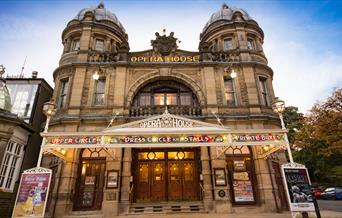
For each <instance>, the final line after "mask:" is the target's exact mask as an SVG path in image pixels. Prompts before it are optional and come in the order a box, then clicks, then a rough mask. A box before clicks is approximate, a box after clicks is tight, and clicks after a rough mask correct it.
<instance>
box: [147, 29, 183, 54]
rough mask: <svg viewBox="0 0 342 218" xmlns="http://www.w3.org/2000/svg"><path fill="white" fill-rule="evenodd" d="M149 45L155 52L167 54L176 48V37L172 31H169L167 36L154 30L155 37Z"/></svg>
mask: <svg viewBox="0 0 342 218" xmlns="http://www.w3.org/2000/svg"><path fill="white" fill-rule="evenodd" d="M151 45H152V47H153V50H154V51H155V52H158V53H160V54H161V56H167V55H170V54H171V53H173V52H175V51H176V50H177V48H178V46H177V38H175V37H174V32H171V33H170V35H169V36H166V35H165V34H164V35H162V36H161V35H160V34H159V33H158V32H156V39H155V40H151Z"/></svg>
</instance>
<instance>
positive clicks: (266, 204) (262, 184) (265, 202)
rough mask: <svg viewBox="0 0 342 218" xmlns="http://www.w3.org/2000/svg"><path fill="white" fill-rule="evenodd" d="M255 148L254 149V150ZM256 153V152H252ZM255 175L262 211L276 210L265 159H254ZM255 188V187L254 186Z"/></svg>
mask: <svg viewBox="0 0 342 218" xmlns="http://www.w3.org/2000/svg"><path fill="white" fill-rule="evenodd" d="M255 150H256V149H254V151H255ZM253 153H254V154H256V152H253ZM254 166H255V175H256V177H257V182H258V187H257V188H258V193H259V196H257V197H259V202H260V204H261V206H262V207H263V212H276V203H275V201H274V195H273V187H272V181H271V178H270V172H269V168H268V167H269V166H268V163H267V160H265V159H255V160H254ZM255 188H256V187H255Z"/></svg>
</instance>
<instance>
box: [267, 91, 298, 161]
mask: <svg viewBox="0 0 342 218" xmlns="http://www.w3.org/2000/svg"><path fill="white" fill-rule="evenodd" d="M272 109H273V111H274V112H276V113H277V114H278V115H279V119H280V123H281V128H282V129H286V127H285V123H284V117H283V113H284V110H285V102H284V101H282V100H280V99H279V98H278V97H277V98H275V99H274V101H273V103H272ZM285 137H286V142H287V143H286V149H287V152H288V154H289V159H290V163H291V164H293V163H294V161H293V157H292V151H291V147H290V143H289V140H288V137H287V134H286V133H285Z"/></svg>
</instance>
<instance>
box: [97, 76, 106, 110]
mask: <svg viewBox="0 0 342 218" xmlns="http://www.w3.org/2000/svg"><path fill="white" fill-rule="evenodd" d="M105 86H106V79H105V78H100V79H98V80H96V82H95V92H94V105H104V99H105Z"/></svg>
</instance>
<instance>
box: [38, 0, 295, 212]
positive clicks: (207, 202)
mask: <svg viewBox="0 0 342 218" xmlns="http://www.w3.org/2000/svg"><path fill="white" fill-rule="evenodd" d="M211 13H212V12H208V22H207V23H206V24H203V25H204V27H203V30H202V32H201V33H200V35H199V40H198V39H197V38H196V39H194V40H198V50H197V51H185V50H181V49H180V48H178V44H179V40H181V39H177V33H173V32H171V33H169V34H166V32H165V31H162V32H160V33H158V32H157V33H155V37H154V38H153V39H151V47H148V48H146V50H144V51H131V50H130V46H129V40H128V33H127V32H126V31H125V28H124V24H122V23H120V21H119V20H118V18H117V17H116V15H115V14H114V13H112V12H110V11H109V10H108V9H107V8H105V6H104V4H103V3H101V4H99V5H98V6H96V7H91V8H85V9H82V10H81V11H80V12H79V13H78V14H77V15H76V17H75V18H74V19H72V20H71V21H70V22H68V23H67V25H66V28H65V29H64V31H63V33H62V42H63V46H64V50H63V54H62V56H61V59H60V61H59V67H58V68H57V69H56V70H55V71H54V72H53V79H54V83H55V90H54V93H53V99H54V101H55V103H56V106H57V110H56V113H55V115H54V116H53V117H52V118H51V121H50V125H49V131H48V132H47V133H42V136H43V137H44V143H43V145H42V148H43V149H44V159H43V166H44V167H48V168H51V169H52V170H53V172H54V173H53V180H52V183H51V188H50V193H49V196H50V199H49V201H48V205H47V208H46V214H47V215H48V214H50V215H54V216H55V217H68V216H70V217H76V216H80V217H82V216H83V217H84V216H90V215H91V216H92V217H95V216H99V217H115V216H118V215H127V214H151V213H156V214H158V213H159V214H164V213H183V212H191V213H227V214H234V213H244V212H245V211H249V212H252V213H262V212H275V211H281V210H286V209H287V203H286V198H285V192H284V187H283V185H282V180H281V174H280V168H279V166H280V165H281V164H282V163H285V162H286V157H285V151H284V148H285V146H286V145H287V143H288V141H287V137H286V134H287V131H286V130H284V129H282V128H281V125H280V124H281V123H280V120H279V116H278V114H277V113H275V112H273V110H272V102H273V100H274V99H275V94H274V90H273V87H272V79H273V71H272V69H271V68H270V67H269V66H268V62H267V58H266V56H265V53H264V51H263V42H264V32H263V30H262V29H261V27H260V26H259V25H258V23H257V22H256V21H255V20H253V18H252V17H251V16H250V15H249V14H248V13H247V12H246V11H244V10H243V9H239V8H235V7H231V6H228V5H226V4H224V5H223V6H222V7H221V8H219V10H218V11H217V12H215V13H213V14H212V15H210V14H211Z"/></svg>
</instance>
